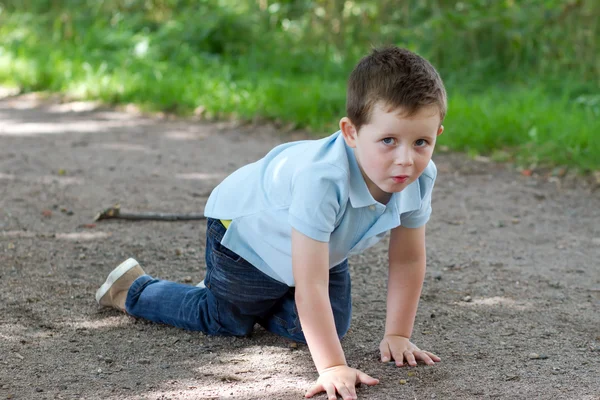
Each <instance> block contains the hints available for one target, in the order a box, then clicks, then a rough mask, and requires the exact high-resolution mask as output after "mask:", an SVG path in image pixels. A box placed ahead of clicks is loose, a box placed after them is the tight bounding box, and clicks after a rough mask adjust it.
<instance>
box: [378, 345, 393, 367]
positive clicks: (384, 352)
mask: <svg viewBox="0 0 600 400" xmlns="http://www.w3.org/2000/svg"><path fill="white" fill-rule="evenodd" d="M379 351H380V352H381V362H388V361H390V360H391V358H392V355H391V354H390V347H389V346H388V344H387V343H385V342H382V343H381V345H380V346H379Z"/></svg>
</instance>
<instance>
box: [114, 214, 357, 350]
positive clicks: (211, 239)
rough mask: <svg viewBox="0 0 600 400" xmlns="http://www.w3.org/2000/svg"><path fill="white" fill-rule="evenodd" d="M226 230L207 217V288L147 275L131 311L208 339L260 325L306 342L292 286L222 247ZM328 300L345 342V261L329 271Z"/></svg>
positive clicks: (136, 286) (136, 287) (134, 289)
mask: <svg viewBox="0 0 600 400" xmlns="http://www.w3.org/2000/svg"><path fill="white" fill-rule="evenodd" d="M225 231H226V228H225V227H224V226H223V224H222V223H221V222H220V221H218V220H214V219H211V218H209V219H208V222H207V229H206V255H205V257H206V277H205V279H204V284H205V286H206V287H205V288H199V287H196V286H190V285H185V284H181V283H176V282H170V281H164V280H159V279H154V278H152V277H151V276H149V275H143V276H141V277H139V278H138V279H137V280H136V281H135V282H134V283H133V285H131V287H130V288H129V292H128V293H127V300H126V303H125V308H126V310H127V313H128V314H130V315H132V316H134V317H138V318H143V319H146V320H150V321H154V322H158V323H163V324H167V325H172V326H176V327H179V328H183V329H187V330H193V331H202V332H204V333H206V334H208V335H227V336H231V335H233V336H246V335H249V334H251V333H252V330H253V327H254V324H255V323H258V324H260V325H262V326H263V327H264V328H265V329H267V330H269V331H271V332H273V333H276V334H278V335H281V336H283V337H286V338H289V339H292V340H294V341H298V342H303V343H306V339H305V338H304V334H303V332H302V327H301V325H300V320H299V318H298V310H297V308H296V303H295V300H294V288H293V287H289V286H287V285H286V284H284V283H281V282H279V281H276V280H275V279H273V278H271V277H269V276H268V275H265V274H264V273H262V272H261V271H259V270H258V269H257V268H255V267H254V266H253V265H252V264H250V263H249V262H248V261H246V260H245V259H243V258H242V257H240V256H239V255H237V254H236V253H234V252H232V251H231V250H229V249H227V248H226V247H224V246H222V245H221V239H222V238H223V235H224V234H225ZM329 299H330V302H331V307H332V310H333V316H334V320H335V326H336V331H337V334H338V336H339V337H340V338H341V337H343V336H344V335H345V334H346V332H347V331H348V328H349V327H350V319H351V314H352V302H351V298H350V273H349V271H348V262H347V260H346V261H344V262H342V263H340V264H339V265H337V266H335V267H333V268H332V269H330V271H329Z"/></svg>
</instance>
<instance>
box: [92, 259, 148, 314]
mask: <svg viewBox="0 0 600 400" xmlns="http://www.w3.org/2000/svg"><path fill="white" fill-rule="evenodd" d="M138 265H139V263H138V262H137V261H136V260H134V259H133V258H129V259H127V260H125V261H123V262H122V263H121V264H119V266H118V267H117V268H115V269H114V270H113V271H112V272H111V273H110V274H109V275H108V278H106V282H104V283H103V284H102V286H100V289H98V290H97V291H96V302H97V303H98V304H100V299H102V297H104V295H105V294H106V293H108V291H109V290H110V288H111V287H112V285H113V284H114V283H115V282H116V281H117V279H119V278H120V277H122V276H123V275H124V274H125V273H126V272H127V271H129V270H130V269H131V268H134V267H136V266H138Z"/></svg>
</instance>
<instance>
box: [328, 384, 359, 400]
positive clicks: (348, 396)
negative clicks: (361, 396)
mask: <svg viewBox="0 0 600 400" xmlns="http://www.w3.org/2000/svg"><path fill="white" fill-rule="evenodd" d="M337 391H338V393H339V394H340V396H342V399H344V400H355V399H356V389H355V388H354V387H352V388H349V387H348V386H346V385H338V386H337ZM333 398H334V399H335V398H336V397H335V396H334V397H333Z"/></svg>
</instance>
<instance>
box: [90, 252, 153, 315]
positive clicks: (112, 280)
mask: <svg viewBox="0 0 600 400" xmlns="http://www.w3.org/2000/svg"><path fill="white" fill-rule="evenodd" d="M144 274H145V273H144V270H143V269H142V267H140V264H138V262H137V261H136V260H134V259H133V258H130V259H128V260H126V261H124V262H122V263H121V264H119V266H118V267H117V268H115V269H114V270H113V271H112V272H111V273H110V274H109V275H108V278H106V282H104V284H103V285H102V286H100V289H98V290H97V291H96V301H97V302H98V304H100V305H101V306H105V307H114V308H117V309H119V310H121V311H125V300H126V299H127V292H128V291H129V288H130V287H131V285H132V284H133V282H134V281H135V280H136V279H137V278H139V277H140V276H142V275H144Z"/></svg>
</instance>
